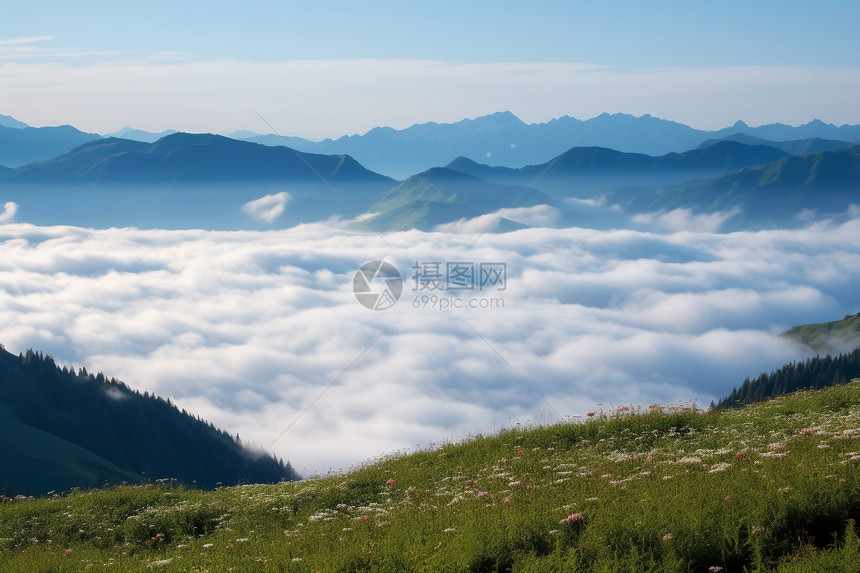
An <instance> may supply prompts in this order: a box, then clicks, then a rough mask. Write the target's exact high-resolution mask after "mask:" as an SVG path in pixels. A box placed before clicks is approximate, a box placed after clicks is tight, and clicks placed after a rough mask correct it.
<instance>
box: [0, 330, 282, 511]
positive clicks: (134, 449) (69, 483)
mask: <svg viewBox="0 0 860 573" xmlns="http://www.w3.org/2000/svg"><path fill="white" fill-rule="evenodd" d="M0 430H2V434H3V440H2V442H0V494H3V495H5V496H7V497H13V496H15V495H19V494H23V495H44V494H45V493H46V492H50V491H52V490H56V491H67V490H69V489H70V488H73V487H82V488H86V487H100V486H102V485H104V484H105V483H108V484H120V483H122V482H127V483H139V482H145V481H155V480H157V479H161V478H165V479H173V480H176V481H178V482H180V483H185V484H188V485H196V486H197V487H202V488H214V487H216V486H217V485H219V484H223V485H234V484H238V483H249V482H250V483H275V482H278V481H281V480H291V479H298V477H299V476H298V474H297V473H296V472H295V471H294V470H293V469H292V468H291V467H290V465H289V464H288V463H287V464H285V463H284V462H282V461H280V460H277V459H275V458H274V457H272V456H270V455H268V454H266V453H264V452H262V451H257V450H254V449H252V448H248V447H246V446H243V445H242V443H241V442H240V441H239V439H238V436H237V437H233V436H230V435H229V434H227V433H225V432H223V431H220V430H217V429H216V428H215V427H214V426H212V424H210V423H207V422H205V421H203V420H201V419H199V418H196V417H194V416H192V415H191V414H188V413H187V412H185V411H184V410H182V411H180V410H178V409H177V408H176V407H175V406H174V405H172V404H171V403H170V401H169V400H164V399H162V398H158V397H156V396H154V395H150V394H148V393H144V394H142V395H141V394H140V393H139V392H136V391H134V390H132V389H131V388H129V387H128V386H126V385H125V384H124V383H122V382H119V381H117V380H115V379H107V378H105V376H104V375H102V374H98V375H93V374H90V373H88V372H87V371H86V369H84V368H81V369H80V370H79V371H78V372H77V373H75V372H74V371H71V370H69V369H67V368H66V367H62V368H61V367H59V366H58V365H57V364H56V363H54V361H53V359H52V358H51V357H49V356H45V355H43V354H41V353H37V352H33V351H28V352H26V353H22V354H20V355H18V356H15V355H13V354H10V353H9V352H6V351H5V350H4V349H3V348H2V345H0Z"/></svg>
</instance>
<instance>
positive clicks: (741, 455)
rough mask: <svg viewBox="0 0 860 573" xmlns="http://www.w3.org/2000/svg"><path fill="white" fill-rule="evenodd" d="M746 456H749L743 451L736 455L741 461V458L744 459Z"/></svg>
mask: <svg viewBox="0 0 860 573" xmlns="http://www.w3.org/2000/svg"><path fill="white" fill-rule="evenodd" d="M745 455H747V454H746V452H744V451H743V450H741V451H739V452H738V453H736V454H735V457H736V458H738V459H740V458H742V457H744V456H745Z"/></svg>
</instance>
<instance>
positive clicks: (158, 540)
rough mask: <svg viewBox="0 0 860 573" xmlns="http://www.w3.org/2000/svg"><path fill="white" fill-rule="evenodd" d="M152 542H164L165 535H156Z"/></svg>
mask: <svg viewBox="0 0 860 573" xmlns="http://www.w3.org/2000/svg"><path fill="white" fill-rule="evenodd" d="M152 540H153V541H155V542H156V543H161V542H162V541H164V534H163V533H156V534H155V537H153V538H152Z"/></svg>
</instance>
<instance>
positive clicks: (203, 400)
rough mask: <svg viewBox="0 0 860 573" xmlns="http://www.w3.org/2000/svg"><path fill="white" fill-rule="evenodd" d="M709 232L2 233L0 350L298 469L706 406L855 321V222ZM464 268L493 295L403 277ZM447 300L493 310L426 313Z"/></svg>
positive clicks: (316, 228) (859, 275)
mask: <svg viewBox="0 0 860 573" xmlns="http://www.w3.org/2000/svg"><path fill="white" fill-rule="evenodd" d="M282 199H284V202H285V201H286V197H284V198H282ZM282 203H283V202H274V203H272V204H271V205H270V204H265V205H255V206H254V208H256V209H258V210H260V211H261V212H268V210H270V209H278V208H279V206H282ZM13 214H14V213H13ZM10 217H11V216H10ZM702 227H704V229H703V230H702V231H701V232H697V231H690V230H686V231H665V232H644V231H634V230H590V229H584V228H570V229H551V228H533V229H524V230H520V231H516V232H511V233H504V234H483V235H479V234H476V233H471V232H465V233H463V232H461V233H452V232H434V233H427V232H418V231H409V232H401V233H391V234H386V235H384V236H380V235H376V234H373V233H357V232H351V231H345V230H342V229H339V228H336V227H334V226H329V225H324V224H313V225H302V226H298V227H295V228H292V229H287V230H272V231H234V232H226V231H203V230H188V231H165V230H139V229H134V228H123V229H103V230H95V229H85V228H79V227H38V226H33V225H29V224H23V223H14V222H10V223H7V224H3V225H0V342H2V343H3V344H4V345H5V346H6V348H7V349H8V350H9V351H11V352H14V353H18V352H22V351H26V350H27V349H28V348H33V349H37V350H41V351H43V352H45V353H47V354H50V355H52V356H53V357H54V358H55V359H56V360H57V361H58V362H59V363H62V364H68V365H72V366H74V367H75V368H76V369H77V368H78V367H80V366H86V368H87V369H88V370H90V371H92V372H98V371H102V372H104V373H105V374H106V375H107V376H108V377H116V378H118V379H121V380H123V381H125V382H126V383H127V384H129V385H130V386H131V387H133V388H135V389H138V390H140V391H141V392H143V391H149V392H154V393H156V394H159V395H162V396H169V397H170V398H171V399H172V400H173V401H174V402H175V403H176V404H177V405H178V406H179V407H181V408H185V409H187V410H188V411H190V412H192V413H194V414H199V415H200V416H202V417H203V418H205V419H207V420H209V421H211V422H213V423H214V424H215V425H216V426H219V427H222V428H224V429H226V430H228V431H229V432H230V433H232V434H236V433H239V434H240V435H241V437H242V438H243V440H244V441H246V442H253V443H255V444H257V445H258V446H259V447H262V448H266V449H268V450H269V451H271V452H272V453H275V454H277V455H279V456H281V457H283V458H285V459H288V460H290V461H291V462H292V463H293V465H294V466H295V467H296V469H297V470H299V471H301V472H303V473H305V474H306V475H307V474H314V473H325V472H327V471H329V470H339V469H345V468H347V467H349V466H351V465H353V464H356V463H360V462H362V461H364V460H367V459H369V458H372V457H375V456H378V455H385V454H387V453H390V452H393V451H402V450H408V449H412V448H415V447H419V446H420V447H426V446H428V445H429V444H431V443H434V442H435V443H439V442H441V441H444V440H457V439H460V438H463V437H465V436H468V435H469V434H473V433H478V432H491V431H493V430H495V429H499V428H501V427H509V426H514V425H516V424H534V423H549V422H553V421H556V420H557V419H559V418H562V419H567V418H568V417H569V418H571V419H575V418H576V417H577V416H583V415H584V414H585V413H586V412H589V411H593V410H601V409H602V410H609V409H611V408H613V407H617V406H618V405H620V404H631V403H632V404H643V405H646V406H647V405H648V404H650V403H653V402H660V403H664V404H670V403H674V402H678V401H683V402H686V403H689V402H692V401H696V403H697V404H698V405H700V406H705V407H706V406H707V405H708V403H709V402H710V401H711V400H712V399H717V398H719V397H721V396H724V395H726V394H727V393H728V392H729V391H730V390H731V388H732V387H733V386H736V385H738V384H740V383H741V382H742V381H743V379H744V378H745V377H747V376H756V375H758V374H759V373H760V372H762V371H769V370H772V369H774V368H777V367H779V366H781V365H782V364H784V363H785V362H788V361H792V360H797V359H803V358H805V357H807V356H809V355H810V354H811V353H810V352H809V351H808V350H805V349H803V348H800V347H798V346H796V345H794V344H792V343H790V342H788V341H786V340H784V339H782V338H780V337H779V336H778V333H779V332H781V331H783V330H784V329H786V328H789V327H791V326H793V325H796V324H801V323H808V322H823V321H828V320H834V319H838V318H842V316H843V315H845V314H848V313H856V312H858V310H860V296H858V294H857V292H858V287H857V285H858V282H860V241H858V240H857V238H858V237H860V219H854V220H850V221H848V222H845V223H842V224H836V223H817V224H814V225H810V226H808V227H806V228H804V229H799V230H770V231H759V232H738V233H729V234H719V233H713V232H708V231H709V225H702ZM462 230H466V231H468V230H469V229H462ZM373 260H385V261H387V262H389V263H391V264H393V265H394V266H396V267H397V268H398V269H399V271H400V272H401V274H402V275H403V292H402V296H401V298H400V300H399V302H397V304H396V305H394V306H393V307H392V308H389V309H387V310H381V311H374V310H369V309H367V308H365V307H364V306H362V305H361V304H359V303H358V301H357V300H356V297H355V296H354V293H353V278H354V275H355V273H356V270H357V269H358V268H359V267H361V266H362V265H363V264H364V263H365V262H367V261H373ZM468 262H471V263H475V265H476V268H478V267H479V265H480V263H503V264H504V265H505V269H506V281H505V283H504V284H503V285H500V284H495V285H490V286H488V287H487V288H485V289H484V290H483V291H481V290H480V289H479V288H477V287H476V290H475V291H457V292H453V291H449V290H442V291H435V292H431V291H428V290H426V289H425V290H423V291H416V290H415V288H416V283H415V281H414V273H415V271H414V270H413V267H416V266H417V267H418V268H419V269H422V271H423V270H426V268H427V267H426V266H425V265H424V263H441V264H442V267H441V268H442V269H444V264H445V263H468ZM416 263H419V264H418V265H416ZM443 286H444V285H443ZM502 286H503V287H504V288H503V290H502ZM430 295H435V296H437V297H438V298H437V299H436V304H435V305H433V304H431V303H430V300H431V299H429V298H423V297H427V296H430ZM451 297H455V298H456V299H457V300H460V301H466V302H468V301H469V300H470V299H471V300H475V301H478V303H479V304H478V306H481V305H485V306H486V305H490V306H492V307H493V308H461V309H454V308H445V309H440V308H439V306H440V303H441V301H442V300H443V299H444V300H446V301H448V302H447V303H446V304H450V302H451V300H453V299H452V298H451ZM491 299H492V303H489V302H486V301H490V300H491ZM485 303H486V304H485ZM463 306H467V305H463ZM416 307H417V308H416Z"/></svg>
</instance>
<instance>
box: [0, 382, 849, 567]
mask: <svg viewBox="0 0 860 573" xmlns="http://www.w3.org/2000/svg"><path fill="white" fill-rule="evenodd" d="M858 517H860V380H855V381H853V382H851V383H849V384H845V385H842V386H838V387H833V388H827V389H824V390H819V391H808V392H800V393H795V394H791V395H788V396H783V397H780V398H777V399H774V400H770V401H767V402H763V403H760V404H755V405H751V406H747V407H745V408H742V409H735V410H728V411H718V412H703V411H700V410H694V409H689V408H679V407H661V406H658V405H653V406H651V407H649V408H643V409H641V411H640V409H638V408H637V409H634V408H631V407H621V408H619V409H618V410H616V411H614V412H612V413H611V414H597V415H593V416H590V417H588V418H586V420H585V421H584V422H582V423H564V424H558V425H553V426H543V427H535V428H528V429H522V430H521V429H512V430H506V431H502V432H500V433H499V434H496V435H493V436H487V437H480V436H479V437H477V438H473V439H469V440H467V441H464V442H462V443H456V444H448V445H445V446H443V447H441V448H439V449H435V450H432V451H421V452H418V453H414V454H411V455H396V456H391V457H389V458H386V459H381V460H377V461H374V462H372V463H368V464H367V465H365V466H363V467H360V468H358V469H355V470H354V471H352V472H350V473H348V474H346V475H333V476H328V477H323V478H318V479H310V480H305V481H302V482H293V483H285V484H280V485H269V486H245V487H233V488H222V489H219V490H216V491H214V492H204V491H199V490H188V489H179V488H174V487H171V486H167V485H153V484H150V485H145V486H124V487H116V488H112V489H107V490H93V491H89V492H78V493H73V494H72V495H70V496H68V497H63V498H53V499H37V500H20V501H15V502H11V503H3V504H0V570H2V571H4V572H18V571H20V572H24V571H26V572H30V571H79V570H80V571H83V570H87V569H92V570H96V569H97V570H99V571H124V572H129V571H196V572H202V571H212V572H214V571H244V572H256V571H259V572H267V571H476V572H477V571H580V570H581V571H621V570H623V571H660V572H664V571H743V570H748V571H771V570H779V571H812V570H815V571H854V567H855V566H856V564H857V563H858V562H860V541H858V537H857V524H856V522H855V521H854V520H856V519H857V518H858Z"/></svg>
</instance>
